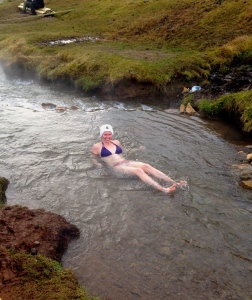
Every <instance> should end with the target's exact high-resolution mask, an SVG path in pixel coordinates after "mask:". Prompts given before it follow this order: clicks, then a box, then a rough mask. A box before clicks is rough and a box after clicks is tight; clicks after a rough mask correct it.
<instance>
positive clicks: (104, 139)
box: [102, 131, 112, 142]
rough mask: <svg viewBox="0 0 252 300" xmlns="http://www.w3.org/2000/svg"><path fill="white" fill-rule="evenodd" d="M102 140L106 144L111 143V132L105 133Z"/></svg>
mask: <svg viewBox="0 0 252 300" xmlns="http://www.w3.org/2000/svg"><path fill="white" fill-rule="evenodd" d="M102 140H103V141H105V142H109V141H111V140H112V133H111V132H110V131H105V132H104V133H103V135H102Z"/></svg>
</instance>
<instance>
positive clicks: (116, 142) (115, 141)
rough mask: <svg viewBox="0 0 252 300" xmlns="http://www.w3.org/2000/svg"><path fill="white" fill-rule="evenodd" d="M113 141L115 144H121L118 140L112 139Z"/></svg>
mask: <svg viewBox="0 0 252 300" xmlns="http://www.w3.org/2000/svg"><path fill="white" fill-rule="evenodd" d="M113 143H114V144H116V145H117V146H121V143H120V141H118V140H113Z"/></svg>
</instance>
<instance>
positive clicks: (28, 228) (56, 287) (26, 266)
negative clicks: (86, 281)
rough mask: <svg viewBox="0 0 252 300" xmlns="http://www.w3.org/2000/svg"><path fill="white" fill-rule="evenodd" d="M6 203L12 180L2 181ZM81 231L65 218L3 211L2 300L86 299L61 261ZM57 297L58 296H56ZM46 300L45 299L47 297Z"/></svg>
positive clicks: (11, 208) (17, 208) (14, 209)
mask: <svg viewBox="0 0 252 300" xmlns="http://www.w3.org/2000/svg"><path fill="white" fill-rule="evenodd" d="M0 183H1V185H0V192H1V197H2V200H4V201H5V200H6V197H5V191H6V189H7V186H8V180H7V179H5V178H2V177H1V178H0ZM79 234H80V233H79V229H78V228H77V227H76V226H74V225H72V224H70V223H68V222H67V221H66V220H65V219H64V218H63V217H61V216H59V215H56V214H54V213H51V212H47V211H45V210H42V209H36V210H30V209H28V208H26V207H21V206H5V207H2V208H1V209H0V245H1V246H0V297H1V298H2V299H33V300H34V299H42V298H41V297H42V296H43V295H44V296H45V295H46V294H48V297H47V299H56V298H54V296H55V295H54V293H56V294H57V295H61V293H62V296H61V298H60V299H88V298H83V297H84V296H85V291H84V290H83V289H82V288H81V287H80V286H79V284H78V281H77V279H76V278H75V276H74V274H73V273H72V272H71V271H70V270H62V269H61V266H60V264H59V263H60V262H61V258H62V256H63V254H64V253H65V251H66V250H67V247H68V244H69V243H70V241H71V240H72V239H76V238H78V237H79ZM55 297H56V296H55ZM43 299H44V298H43Z"/></svg>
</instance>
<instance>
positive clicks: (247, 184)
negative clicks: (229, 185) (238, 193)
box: [239, 180, 252, 190]
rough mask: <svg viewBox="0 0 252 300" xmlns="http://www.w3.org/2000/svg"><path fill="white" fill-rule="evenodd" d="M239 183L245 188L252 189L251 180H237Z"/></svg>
mask: <svg viewBox="0 0 252 300" xmlns="http://www.w3.org/2000/svg"><path fill="white" fill-rule="evenodd" d="M239 185H240V186H241V187H243V188H245V189H249V190H252V180H243V181H240V182H239Z"/></svg>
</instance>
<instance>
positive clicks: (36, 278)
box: [1, 249, 98, 300]
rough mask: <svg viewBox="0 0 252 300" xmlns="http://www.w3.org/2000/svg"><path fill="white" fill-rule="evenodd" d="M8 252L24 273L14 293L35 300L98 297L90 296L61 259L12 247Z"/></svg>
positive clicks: (12, 260) (83, 299)
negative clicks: (63, 266)
mask: <svg viewBox="0 0 252 300" xmlns="http://www.w3.org/2000/svg"><path fill="white" fill-rule="evenodd" d="M1 251H4V250H1ZM5 252H6V254H7V255H8V256H9V261H11V263H12V266H13V267H14V266H16V268H18V270H19V274H20V275H21V278H18V280H16V283H15V285H14V286H13V287H12V291H11V293H12V295H19V297H20V299H33V300H44V299H55V300H56V299H59V300H64V299H65V300H68V299H79V300H98V298H95V297H90V296H88V294H87V292H86V291H85V289H84V288H82V287H81V286H80V285H79V284H78V281H77V279H76V278H75V276H74V274H73V273H72V271H71V270H69V269H66V270H63V269H62V267H61V265H60V264H59V263H58V262H56V261H54V260H52V259H49V258H46V257H43V256H41V255H37V256H33V255H30V254H25V253H21V252H15V251H13V250H12V249H10V250H9V251H7V250H5ZM21 271H22V272H21Z"/></svg>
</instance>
